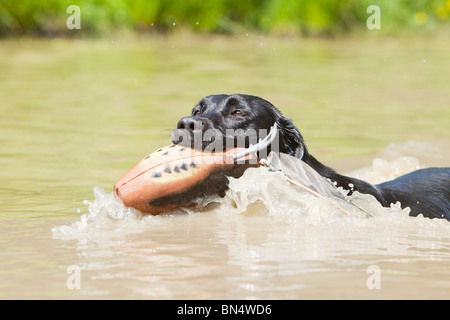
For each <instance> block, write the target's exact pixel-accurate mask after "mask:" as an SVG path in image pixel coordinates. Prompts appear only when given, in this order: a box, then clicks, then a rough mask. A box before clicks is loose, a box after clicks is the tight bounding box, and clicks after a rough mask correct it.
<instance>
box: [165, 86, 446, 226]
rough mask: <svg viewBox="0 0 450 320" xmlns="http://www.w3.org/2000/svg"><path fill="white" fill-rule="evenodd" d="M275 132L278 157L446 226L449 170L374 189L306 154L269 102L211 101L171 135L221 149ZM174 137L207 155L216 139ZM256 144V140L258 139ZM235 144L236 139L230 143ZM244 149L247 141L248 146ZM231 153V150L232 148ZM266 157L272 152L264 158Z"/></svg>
mask: <svg viewBox="0 0 450 320" xmlns="http://www.w3.org/2000/svg"><path fill="white" fill-rule="evenodd" d="M274 123H276V124H277V127H278V134H279V136H278V146H277V148H278V151H279V152H284V153H287V154H289V155H292V156H294V157H297V158H300V159H301V160H302V161H304V162H306V163H307V164H308V165H309V166H311V167H312V168H313V169H314V170H316V171H317V172H318V173H319V174H320V175H322V176H323V177H326V178H328V179H330V180H331V181H332V182H334V183H335V184H336V185H337V186H338V187H342V188H344V189H346V190H348V189H351V191H350V193H349V194H351V192H353V191H358V192H360V193H365V194H371V195H373V196H374V197H375V198H376V199H377V200H378V201H379V202H380V203H381V204H382V205H383V206H385V207H389V206H390V204H391V203H396V202H397V201H400V203H401V206H402V208H405V207H409V208H410V209H411V211H410V215H411V216H417V215H419V214H423V215H424V216H425V217H429V218H445V219H447V220H449V221H450V167H447V168H429V169H422V170H418V171H415V172H412V173H409V174H406V175H404V176H401V177H399V178H397V179H395V180H392V181H388V182H384V183H381V184H377V185H372V184H370V183H368V182H365V181H362V180H359V179H355V178H351V177H347V176H344V175H341V174H338V173H336V172H335V171H334V170H333V169H331V168H329V167H327V166H325V165H323V164H322V163H320V162H319V161H317V160H316V159H315V158H314V157H313V156H312V155H311V154H309V152H308V150H307V148H306V145H305V143H304V140H303V137H302V135H301V134H300V132H299V130H298V129H297V128H296V127H295V126H294V125H293V123H292V122H291V121H290V120H289V119H287V118H285V117H284V116H283V115H282V114H281V112H280V111H279V110H278V109H277V108H275V107H274V106H273V105H272V104H271V103H270V102H268V101H266V100H264V99H262V98H259V97H256V96H251V95H243V94H233V95H210V96H207V97H205V98H203V99H202V100H200V102H199V103H198V104H197V105H196V106H195V107H194V108H193V110H192V115H191V116H188V117H184V118H182V119H181V120H180V121H179V122H178V125H177V128H176V129H175V130H174V133H177V132H179V131H181V130H183V131H185V132H186V131H187V132H189V133H190V134H191V135H192V136H194V135H195V134H196V133H198V132H199V131H200V133H202V132H203V133H204V132H206V131H207V130H214V132H215V133H218V134H219V136H221V137H222V138H223V143H222V145H223V149H224V150H225V148H226V147H227V146H228V147H229V146H230V143H229V141H230V137H229V132H230V130H231V131H232V132H237V131H233V130H237V129H242V130H241V131H239V132H246V131H248V130H250V129H253V130H255V131H256V132H258V129H266V131H267V130H269V128H270V127H271V126H272V125H273V124H274ZM179 136H180V135H177V134H172V140H173V143H175V144H178V143H180V144H183V143H184V144H186V143H187V144H189V146H190V147H195V148H202V149H205V148H207V147H208V145H209V144H210V143H212V142H214V140H215V139H216V138H217V136H218V135H217V134H215V135H214V136H213V138H212V139H210V140H203V141H202V143H201V144H199V145H194V141H195V139H188V140H187V141H188V142H186V140H180V139H179V138H176V137H179ZM174 137H175V138H174ZM258 138H259V137H258ZM232 139H234V141H236V139H237V138H236V137H232ZM246 144H247V145H246V147H248V144H249V143H248V141H247V143H246ZM233 147H234V146H233ZM268 152H270V146H269V147H268V150H267V152H266V154H267V153H268Z"/></svg>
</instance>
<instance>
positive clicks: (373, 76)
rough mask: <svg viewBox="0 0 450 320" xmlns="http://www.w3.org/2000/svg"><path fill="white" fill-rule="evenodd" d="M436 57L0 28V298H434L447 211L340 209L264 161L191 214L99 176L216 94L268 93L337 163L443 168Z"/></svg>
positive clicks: (376, 48)
mask: <svg viewBox="0 0 450 320" xmlns="http://www.w3.org/2000/svg"><path fill="white" fill-rule="evenodd" d="M449 56H450V46H449V45H448V41H440V40H439V39H428V40H423V39H422V40H392V39H387V40H343V41H317V40H316V41H312V40H308V41H307V40H292V39H290V40H282V39H273V38H264V37H258V36H253V35H251V34H250V35H245V34H244V35H242V36H240V37H239V36H238V37H236V38H233V39H229V38H220V37H219V38H195V37H192V36H190V37H182V36H172V37H170V38H142V39H132V40H131V39H103V40H97V41H93V40H35V39H23V40H3V41H1V42H0V111H1V117H0V165H1V167H2V168H3V169H2V170H1V171H0V179H1V181H2V183H1V185H0V204H1V208H2V210H0V256H1V259H0V297H1V298H4V299H5V298H43V299H51V298H67V299H73V298H75V299H78V298H119V299H120V298H138V299H140V298H143V299H147V298H150V299H158V298H163V299H178V298H181V299H185V298H189V299H210V298H214V299H228V298H237V299H253V298H262V299H302V298H306V299H310V298H446V297H448V293H449V288H450V273H449V271H448V270H450V268H449V267H450V224H449V223H448V222H447V221H443V220H429V219H425V218H421V217H419V218H411V217H408V215H407V210H406V211H405V210H401V209H400V208H398V207H395V206H394V207H393V208H385V209H383V208H378V207H376V205H374V204H373V203H372V202H370V200H368V199H363V200H362V202H363V204H365V205H366V206H367V208H366V210H368V211H370V212H371V213H373V214H372V218H366V217H364V216H360V215H350V216H348V215H342V213H339V212H336V210H335V207H333V206H332V205H330V203H329V202H327V201H317V199H314V198H311V197H307V196H305V195H301V196H300V195H299V194H298V190H296V189H295V188H294V187H292V186H289V185H286V184H285V181H284V180H282V179H280V178H279V177H273V176H271V175H270V177H265V178H264V179H261V177H262V176H263V173H262V172H261V171H256V172H253V173H252V175H253V176H249V178H248V179H247V180H245V181H238V182H237V184H236V185H235V188H236V189H235V190H252V193H251V194H246V195H242V193H240V198H239V199H240V201H241V202H240V205H237V204H236V201H237V199H238V198H236V194H233V193H232V190H230V192H229V193H228V194H227V196H226V198H225V199H224V200H223V201H224V202H223V203H222V205H220V206H218V207H216V208H213V209H211V210H209V211H206V212H191V213H190V214H188V215H170V216H164V217H143V218H142V217H138V216H136V215H135V214H134V213H133V212H128V211H126V210H124V209H123V208H121V207H120V204H118V203H116V202H115V200H114V199H113V198H112V195H111V190H112V185H113V184H114V182H115V181H117V180H118V179H119V178H120V177H121V176H122V175H123V174H124V173H125V172H126V171H127V170H129V169H130V168H131V166H132V165H134V164H135V163H136V162H137V161H139V160H140V159H141V158H142V157H144V156H145V155H146V154H148V153H149V152H151V151H153V150H156V149H158V148H160V147H162V146H165V145H167V144H169V143H170V133H171V130H172V129H173V127H174V126H175V124H176V123H177V121H178V119H179V118H181V117H182V116H184V115H187V114H189V112H190V109H191V108H192V107H193V106H194V105H195V103H196V102H197V101H198V100H199V99H200V98H201V97H202V96H205V95H209V94H213V93H235V92H240V93H248V94H255V95H259V96H262V97H264V98H266V99H268V100H269V101H271V102H272V103H273V104H274V105H276V106H277V107H278V108H280V109H281V110H282V112H283V114H284V115H286V116H287V117H289V118H291V119H292V120H293V121H294V123H295V124H296V125H297V126H298V128H300V130H301V132H302V134H303V136H304V137H305V140H306V142H307V145H308V147H309V150H310V152H311V153H312V154H313V155H314V156H316V157H317V158H318V159H320V160H322V161H323V162H325V163H326V164H329V165H332V166H333V167H334V168H336V169H338V170H339V171H340V172H343V173H351V174H352V175H355V176H358V177H362V178H365V179H367V180H369V181H372V182H380V181H385V180H387V179H391V178H393V177H395V176H398V175H400V174H403V173H407V172H410V171H412V170H415V169H417V168H420V167H428V166H448V165H449V159H450V153H449V150H450V131H449V123H450V121H449V120H450V109H449V107H448V106H449V102H450V90H449V83H450V76H449V75H450V64H449V62H448V61H449V60H448V57H449ZM251 177H253V179H256V181H257V182H258V183H256V182H254V183H253V184H251V181H254V180H251V179H250V178H251ZM258 179H259V180H258ZM261 181H265V183H262V182H261ZM255 185H257V186H258V188H256V189H254V188H253V189H251V188H250V187H252V186H255ZM94 190H95V191H94ZM372 205H374V206H372ZM373 265H375V266H377V267H379V270H380V271H381V288H380V289H372V290H370V289H369V288H368V286H367V279H368V278H369V276H370V275H371V274H370V273H368V272H367V270H368V268H369V267H370V266H373ZM71 266H75V267H76V268H78V270H79V271H80V280H81V281H80V288H79V289H77V288H75V289H70V288H69V287H70V284H69V286H68V283H67V281H68V278H69V277H70V275H71V274H70V273H67V270H68V268H69V271H70V270H71V269H70V267H71ZM369 270H370V269H369Z"/></svg>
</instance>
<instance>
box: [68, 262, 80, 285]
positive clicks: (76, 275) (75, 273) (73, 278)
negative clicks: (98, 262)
mask: <svg viewBox="0 0 450 320" xmlns="http://www.w3.org/2000/svg"><path fill="white" fill-rule="evenodd" d="M66 273H67V274H70V276H69V277H68V278H67V280H66V286H67V289H69V290H73V289H81V269H80V267H79V266H77V265H71V266H68V267H67V270H66Z"/></svg>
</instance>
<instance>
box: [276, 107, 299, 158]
mask: <svg viewBox="0 0 450 320" xmlns="http://www.w3.org/2000/svg"><path fill="white" fill-rule="evenodd" d="M276 123H277V126H278V132H279V139H280V140H279V149H280V152H284V153H287V154H289V155H291V156H294V157H296V158H299V159H302V158H303V155H304V153H305V149H306V147H305V144H304V141H303V137H302V135H301V134H300V131H298V129H297V128H296V127H295V126H294V124H293V123H292V121H291V120H289V119H287V118H285V117H283V116H278V117H276Z"/></svg>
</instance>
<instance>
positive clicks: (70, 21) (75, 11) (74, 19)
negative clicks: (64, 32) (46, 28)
mask: <svg viewBox="0 0 450 320" xmlns="http://www.w3.org/2000/svg"><path fill="white" fill-rule="evenodd" d="M66 12H67V13H72V15H70V16H69V17H68V18H67V21H66V26H67V29H70V30H72V29H81V9H80V7H79V6H76V5H71V6H68V7H67V11H66Z"/></svg>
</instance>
